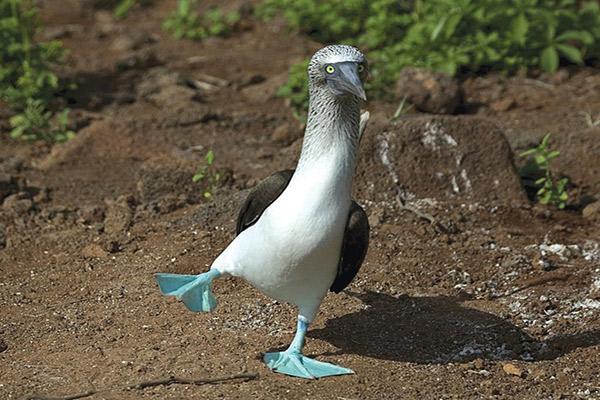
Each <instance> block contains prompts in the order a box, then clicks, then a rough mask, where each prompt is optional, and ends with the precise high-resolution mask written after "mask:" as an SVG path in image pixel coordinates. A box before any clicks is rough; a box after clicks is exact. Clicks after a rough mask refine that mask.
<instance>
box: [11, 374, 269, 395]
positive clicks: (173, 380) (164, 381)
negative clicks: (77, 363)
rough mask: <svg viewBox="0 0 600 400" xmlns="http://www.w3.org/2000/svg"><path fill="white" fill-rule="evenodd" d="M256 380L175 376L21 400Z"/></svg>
mask: <svg viewBox="0 0 600 400" xmlns="http://www.w3.org/2000/svg"><path fill="white" fill-rule="evenodd" d="M257 378H258V374H257V373H243V374H237V375H230V376H222V377H217V378H201V379H187V378H178V377H175V376H170V377H168V378H161V379H156V380H151V381H143V382H139V383H134V384H130V385H124V386H116V387H112V388H106V389H99V390H95V389H92V390H88V391H86V392H83V393H78V394H72V395H66V396H45V395H40V394H32V395H27V396H25V397H22V399H21V400H77V399H83V398H85V397H90V396H93V395H95V394H98V393H103V392H109V391H112V390H142V389H145V388H149V387H155V386H168V385H173V384H181V385H208V384H216V383H224V382H228V381H233V380H239V381H241V382H247V381H251V380H254V379H257Z"/></svg>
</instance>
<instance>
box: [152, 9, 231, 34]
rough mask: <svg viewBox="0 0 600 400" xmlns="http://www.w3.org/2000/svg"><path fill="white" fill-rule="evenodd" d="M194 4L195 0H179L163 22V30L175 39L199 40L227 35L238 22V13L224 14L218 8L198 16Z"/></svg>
mask: <svg viewBox="0 0 600 400" xmlns="http://www.w3.org/2000/svg"><path fill="white" fill-rule="evenodd" d="M196 3H197V2H196V0H179V2H178V3H177V8H176V9H175V10H174V11H173V12H172V13H171V14H170V15H169V16H168V17H167V19H166V20H165V21H164V22H163V29H164V30H166V31H167V32H169V33H171V34H172V35H173V36H174V37H175V38H177V39H183V38H185V39H194V40H201V39H205V38H207V37H211V36H227V35H229V34H230V33H231V32H232V30H233V27H234V26H235V24H236V23H237V22H238V21H239V20H240V15H239V13H237V12H228V13H226V12H223V11H222V10H220V9H218V8H213V9H210V10H208V11H207V12H206V13H204V14H198V13H197V12H196V11H195V6H196Z"/></svg>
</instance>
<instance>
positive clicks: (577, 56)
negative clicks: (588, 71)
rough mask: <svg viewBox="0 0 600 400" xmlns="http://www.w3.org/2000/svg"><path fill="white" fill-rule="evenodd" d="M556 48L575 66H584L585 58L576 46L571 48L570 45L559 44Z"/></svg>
mask: <svg viewBox="0 0 600 400" xmlns="http://www.w3.org/2000/svg"><path fill="white" fill-rule="evenodd" d="M556 48H557V49H558V51H560V53H561V54H562V55H563V56H565V57H566V58H567V59H568V60H569V61H571V62H573V63H575V64H579V65H582V64H583V58H582V56H581V51H580V50H579V49H578V48H577V47H574V46H571V45H568V44H561V43H557V44H556Z"/></svg>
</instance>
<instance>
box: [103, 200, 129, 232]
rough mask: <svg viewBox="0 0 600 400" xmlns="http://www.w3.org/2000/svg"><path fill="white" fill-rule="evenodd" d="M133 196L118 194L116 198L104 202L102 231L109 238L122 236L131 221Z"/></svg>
mask: <svg viewBox="0 0 600 400" xmlns="http://www.w3.org/2000/svg"><path fill="white" fill-rule="evenodd" d="M132 206H133V198H132V197H131V196H119V197H118V198H117V200H108V201H107V202H106V218H105V219H104V231H105V232H106V233H107V234H108V235H109V237H111V238H119V237H123V236H124V235H125V234H126V233H127V230H128V229H129V227H130V226H131V222H132V221H133V212H132Z"/></svg>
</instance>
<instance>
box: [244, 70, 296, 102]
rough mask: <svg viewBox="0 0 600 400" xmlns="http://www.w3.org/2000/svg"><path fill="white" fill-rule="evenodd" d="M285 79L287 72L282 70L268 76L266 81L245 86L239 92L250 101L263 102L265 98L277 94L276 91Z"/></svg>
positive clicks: (267, 98)
mask: <svg viewBox="0 0 600 400" xmlns="http://www.w3.org/2000/svg"><path fill="white" fill-rule="evenodd" d="M287 79H288V73H287V72H284V73H282V74H279V75H275V76H272V77H269V78H268V79H267V80H266V81H264V82H261V83H259V84H255V85H251V86H247V87H245V88H244V89H242V90H241V93H242V95H243V96H244V97H245V98H246V99H248V100H250V101H252V102H255V103H263V102H265V101H266V100H269V99H273V98H275V97H276V96H277V91H278V90H279V88H280V87H281V86H283V84H285V83H286V82H287Z"/></svg>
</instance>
